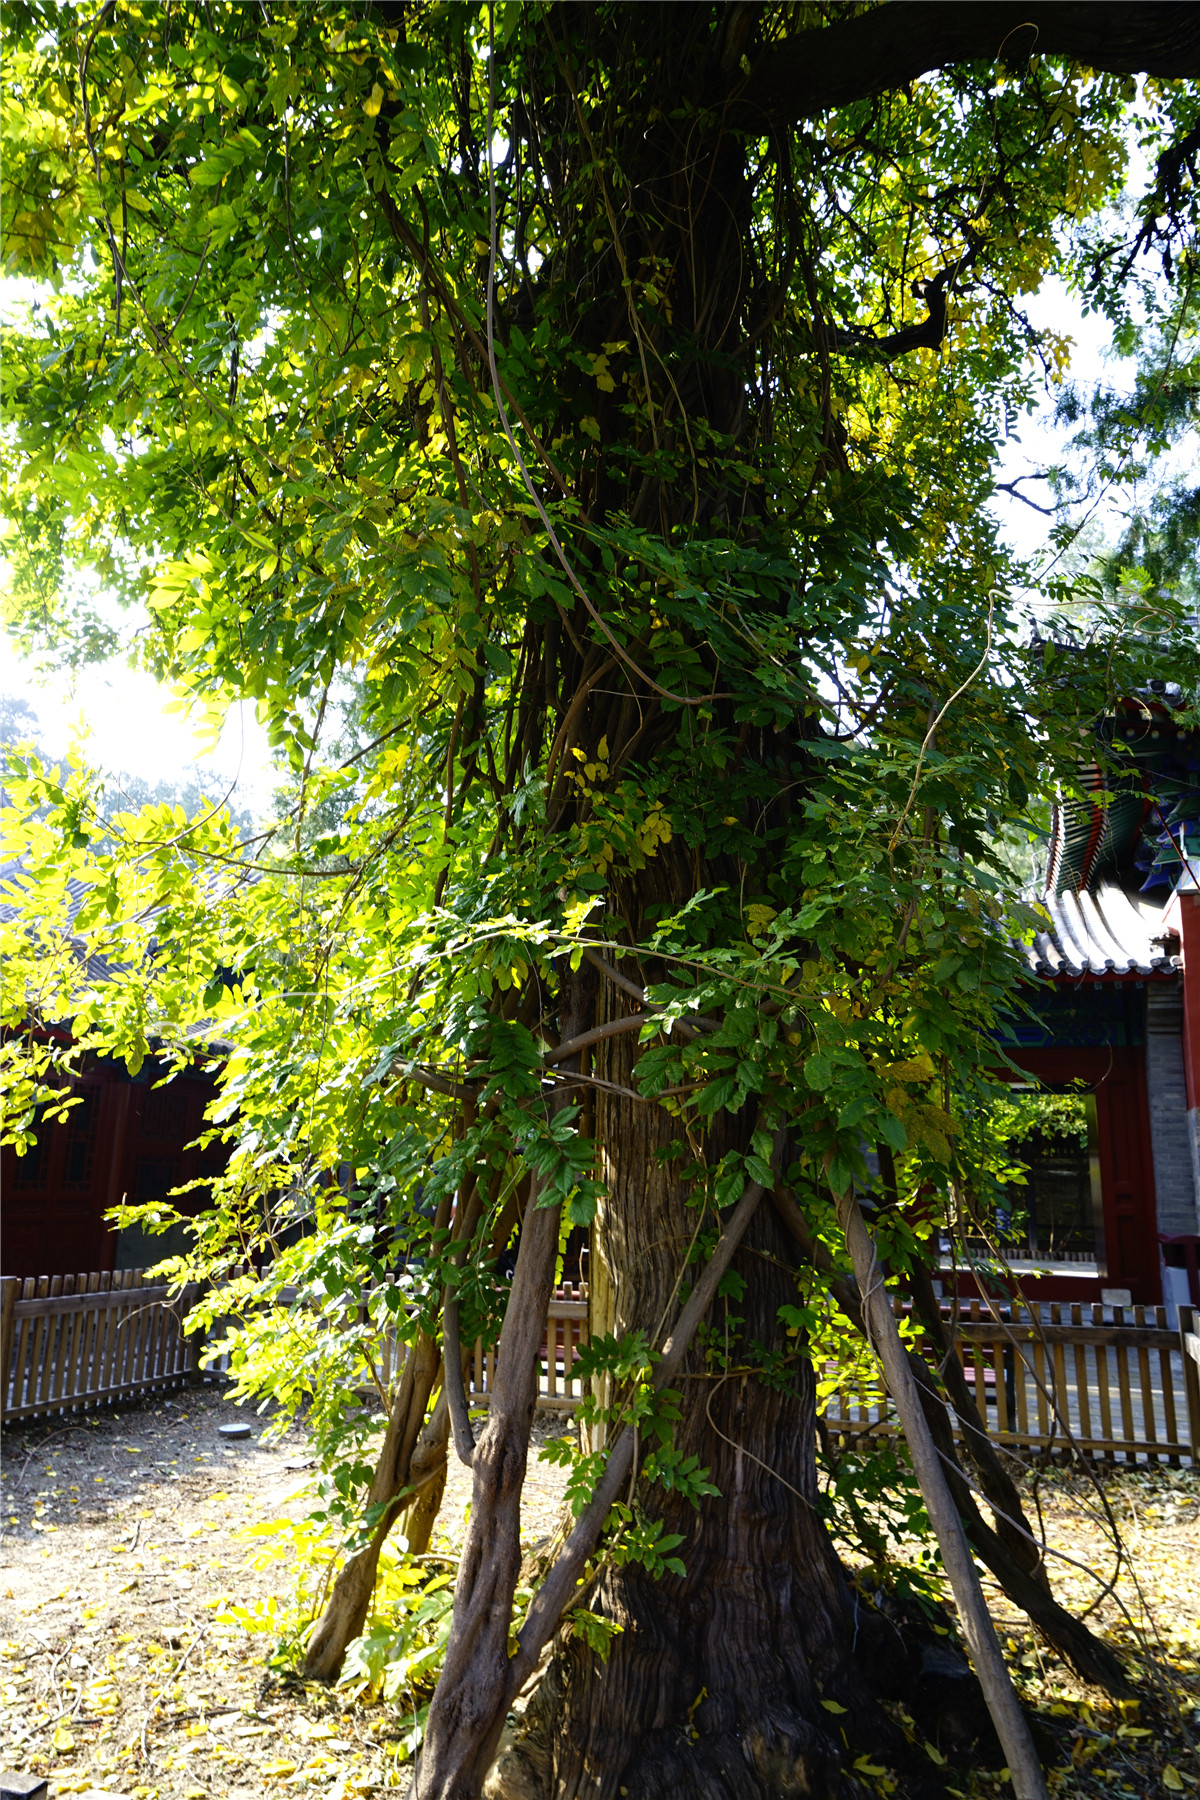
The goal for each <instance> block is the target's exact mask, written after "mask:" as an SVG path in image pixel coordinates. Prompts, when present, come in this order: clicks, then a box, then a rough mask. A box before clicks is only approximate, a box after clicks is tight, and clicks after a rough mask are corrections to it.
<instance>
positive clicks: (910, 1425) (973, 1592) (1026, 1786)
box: [836, 1189, 1049, 1800]
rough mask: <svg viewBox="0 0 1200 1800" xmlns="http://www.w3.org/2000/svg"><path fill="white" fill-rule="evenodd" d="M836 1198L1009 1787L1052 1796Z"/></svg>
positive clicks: (914, 1395) (888, 1327)
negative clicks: (999, 1747)
mask: <svg viewBox="0 0 1200 1800" xmlns="http://www.w3.org/2000/svg"><path fill="white" fill-rule="evenodd" d="M836 1203H837V1214H838V1222H839V1224H840V1225H841V1227H842V1230H843V1232H844V1233H845V1237H846V1246H847V1249H848V1250H849V1252H850V1259H851V1261H852V1262H853V1264H854V1274H855V1278H856V1280H857V1282H858V1288H859V1293H860V1294H861V1296H862V1307H863V1316H864V1319H865V1321H866V1325H867V1330H868V1333H869V1335H870V1338H871V1342H872V1344H873V1345H874V1347H875V1351H876V1354H877V1355H878V1357H879V1360H880V1362H881V1363H882V1364H883V1372H884V1377H885V1379H886V1381H887V1385H888V1392H889V1393H890V1394H891V1396H892V1400H893V1402H894V1403H895V1407H896V1411H897V1413H898V1414H899V1417H900V1424H901V1427H902V1428H903V1431H904V1437H905V1441H906V1443H907V1444H908V1449H909V1454H910V1456H911V1457H912V1464H913V1469H914V1471H915V1473H916V1477H917V1480H918V1482H919V1484H920V1488H921V1495H922V1498H923V1499H924V1501H925V1506H926V1509H927V1511H928V1513H929V1518H930V1522H931V1523H932V1525H933V1529H934V1532H935V1533H936V1535H937V1540H938V1544H939V1546H940V1548H941V1552H942V1560H943V1562H944V1563H945V1566H946V1573H947V1575H948V1576H949V1578H950V1586H951V1588H952V1589H953V1592H954V1598H955V1602H956V1604H957V1606H958V1613H959V1618H960V1619H961V1621H962V1626H963V1631H964V1633H965V1635H966V1639H967V1644H968V1646H969V1648H970V1651H971V1660H972V1662H973V1663H974V1665H975V1673H976V1675H977V1676H978V1678H979V1685H980V1687H981V1688H982V1689H983V1695H984V1699H985V1700H986V1702H987V1709H988V1712H989V1713H990V1714H991V1717H992V1723H993V1725H994V1726H995V1727H996V1735H997V1737H998V1738H999V1739H1000V1743H1001V1746H1002V1747H1003V1750H1004V1755H1005V1758H1006V1759H1007V1762H1008V1767H1009V1772H1010V1775H1011V1777H1012V1783H1013V1791H1014V1793H1015V1794H1016V1797H1017V1800H1049V1797H1048V1794H1047V1789H1046V1782H1045V1778H1044V1776H1043V1774H1042V1765H1041V1763H1040V1761H1039V1760H1038V1754H1037V1751H1036V1750H1035V1748H1034V1744H1033V1738H1032V1737H1031V1736H1030V1732H1029V1725H1028V1722H1027V1720H1026V1718H1025V1715H1024V1713H1023V1712H1022V1711H1021V1705H1020V1702H1019V1701H1018V1699H1017V1695H1016V1690H1015V1689H1014V1687H1013V1684H1012V1680H1011V1678H1010V1676H1009V1673H1008V1669H1007V1668H1006V1666H1005V1663H1004V1658H1003V1656H1002V1655H1001V1653H1000V1644H999V1640H998V1639H997V1637H996V1630H995V1627H994V1626H993V1624H992V1621H991V1616H990V1614H989V1613H988V1609H987V1603H986V1601H985V1600H984V1597H983V1589H982V1588H981V1587H980V1585H979V1573H978V1571H977V1569H976V1567H975V1564H974V1562H973V1561H972V1558H971V1551H970V1547H969V1545H968V1543H967V1535H966V1532H965V1531H964V1530H963V1524H962V1520H961V1519H960V1518H959V1515H958V1508H957V1507H956V1506H955V1504H954V1500H953V1498H952V1496H951V1493H950V1488H949V1484H948V1483H947V1481H946V1476H945V1474H944V1472H943V1469H942V1464H941V1459H940V1457H939V1456H938V1452H937V1447H936V1445H935V1444H934V1441H933V1436H932V1433H931V1432H930V1430H929V1425H928V1423H927V1421H926V1418H925V1414H924V1411H923V1409H922V1406H921V1401H920V1396H919V1395H918V1392H917V1384H916V1382H915V1381H914V1379H913V1374H912V1370H911V1369H910V1368H909V1365H908V1358H907V1356H906V1354H905V1350H904V1345H903V1343H902V1342H901V1339H900V1332H899V1328H898V1327H897V1324H896V1316H895V1314H894V1313H893V1311H892V1304H891V1298H890V1296H889V1294H888V1292H887V1289H886V1288H885V1286H884V1282H883V1271H882V1269H881V1267H880V1262H879V1257H878V1254H877V1253H876V1250H875V1243H874V1240H873V1239H872V1237H871V1234H870V1232H869V1231H868V1230H867V1225H866V1221H865V1219H864V1218H863V1215H862V1208H861V1207H860V1206H859V1204H858V1200H857V1198H856V1196H855V1194H854V1192H853V1189H848V1190H847V1191H846V1193H844V1194H841V1195H839V1196H837V1202H836Z"/></svg>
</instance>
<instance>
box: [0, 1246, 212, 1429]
mask: <svg viewBox="0 0 1200 1800" xmlns="http://www.w3.org/2000/svg"><path fill="white" fill-rule="evenodd" d="M195 1294H196V1289H194V1288H185V1289H184V1291H183V1293H182V1294H180V1295H178V1296H176V1298H174V1299H172V1298H171V1296H170V1293H169V1290H168V1289H167V1288H166V1287H165V1286H158V1287H155V1286H150V1285H148V1284H147V1282H146V1279H145V1276H144V1274H143V1272H142V1270H140V1269H122V1270H118V1271H117V1272H116V1273H115V1274H109V1275H97V1274H82V1275H53V1276H51V1275H43V1276H41V1277H40V1278H39V1277H35V1276H29V1277H28V1278H26V1279H25V1280H24V1281H22V1280H20V1279H19V1278H18V1277H16V1276H12V1275H9V1276H5V1277H4V1278H3V1279H2V1280H0V1410H2V1412H3V1417H4V1419H5V1420H6V1421H7V1420H11V1419H31V1418H36V1417H38V1416H40V1415H44V1414H46V1413H59V1412H81V1411H84V1410H86V1409H87V1408H89V1407H93V1406H100V1405H103V1404H104V1403H106V1402H110V1401H114V1400H128V1399H132V1398H133V1397H134V1396H135V1395H137V1394H144V1393H148V1392H151V1391H153V1390H154V1389H159V1388H172V1387H180V1386H181V1385H182V1384H183V1383H184V1382H185V1381H186V1380H188V1379H189V1377H190V1376H192V1375H193V1374H194V1372H195V1370H196V1367H197V1362H198V1357H199V1351H200V1344H199V1341H198V1340H197V1339H195V1338H190V1339H189V1338H185V1337H184V1335H183V1332H182V1330H181V1324H182V1320H183V1316H184V1314H185V1313H186V1312H187V1311H188V1308H189V1307H190V1306H191V1304H192V1301H193V1299H194V1297H195Z"/></svg>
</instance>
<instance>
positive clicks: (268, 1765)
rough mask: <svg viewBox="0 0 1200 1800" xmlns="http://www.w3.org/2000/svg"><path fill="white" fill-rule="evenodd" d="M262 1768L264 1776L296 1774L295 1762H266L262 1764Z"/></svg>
mask: <svg viewBox="0 0 1200 1800" xmlns="http://www.w3.org/2000/svg"><path fill="white" fill-rule="evenodd" d="M261 1768H262V1772H263V1774H264V1775H294V1774H295V1773H296V1765H295V1763H294V1762H265V1763H263V1764H261Z"/></svg>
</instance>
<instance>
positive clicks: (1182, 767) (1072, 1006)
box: [1006, 692, 1200, 1305]
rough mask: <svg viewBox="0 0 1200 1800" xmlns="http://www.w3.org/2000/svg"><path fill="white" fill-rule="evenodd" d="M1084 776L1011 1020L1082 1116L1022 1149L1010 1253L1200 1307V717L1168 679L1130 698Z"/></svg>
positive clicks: (1030, 1057)
mask: <svg viewBox="0 0 1200 1800" xmlns="http://www.w3.org/2000/svg"><path fill="white" fill-rule="evenodd" d="M1084 786H1085V788H1086V789H1088V790H1090V792H1089V797H1088V799H1086V800H1084V801H1078V800H1076V801H1073V802H1071V803H1069V804H1066V805H1060V806H1057V807H1056V808H1055V809H1054V817H1053V828H1052V836H1051V843H1050V854H1049V859H1048V866H1047V872H1046V877H1045V881H1044V883H1043V884H1042V885H1041V888H1040V891H1039V892H1037V893H1036V894H1035V895H1034V896H1032V897H1033V898H1034V899H1035V900H1036V902H1037V903H1038V904H1039V906H1040V907H1041V908H1042V909H1043V916H1044V918H1045V927H1044V929H1043V930H1041V931H1038V932H1037V933H1036V934H1035V936H1034V938H1033V942H1032V943H1031V944H1030V945H1029V946H1028V949H1027V955H1028V959H1029V974H1030V984H1029V988H1028V990H1027V994H1026V999H1027V1001H1028V1010H1027V1011H1026V1012H1025V1013H1024V1014H1022V1015H1020V1016H1017V1017H1015V1018H1014V1019H1013V1021H1012V1022H1011V1025H1010V1028H1009V1030H1008V1031H1007V1033H1006V1049H1007V1050H1008V1052H1009V1054H1010V1056H1011V1057H1012V1059H1013V1061H1014V1062H1016V1063H1018V1064H1019V1065H1020V1066H1021V1067H1022V1068H1024V1069H1027V1070H1028V1071H1029V1074H1030V1077H1031V1082H1032V1083H1036V1085H1037V1086H1038V1087H1039V1088H1041V1089H1043V1090H1048V1091H1049V1092H1051V1093H1058V1094H1061V1095H1064V1096H1072V1097H1073V1098H1074V1101H1075V1104H1076V1106H1077V1108H1078V1113H1079V1120H1080V1126H1081V1128H1080V1129H1079V1130H1078V1131H1075V1130H1069V1131H1053V1130H1051V1131H1043V1132H1039V1133H1036V1134H1034V1135H1033V1136H1031V1138H1030V1140H1029V1141H1028V1142H1027V1143H1026V1144H1025V1145H1024V1146H1023V1147H1022V1155H1023V1160H1024V1161H1025V1162H1026V1164H1027V1166H1028V1169H1029V1179H1028V1186H1027V1188H1026V1190H1025V1191H1024V1193H1023V1194H1019V1195H1014V1202H1015V1203H1016V1204H1019V1206H1020V1212H1021V1213H1023V1215H1024V1234H1023V1236H1017V1235H1015V1234H1014V1236H1015V1241H1014V1244H1013V1248H1012V1251H1011V1253H1010V1255H1011V1259H1012V1260H1013V1261H1014V1265H1015V1266H1016V1267H1017V1268H1018V1269H1020V1270H1022V1271H1023V1285H1026V1286H1027V1288H1028V1289H1029V1290H1030V1291H1031V1292H1034V1293H1036V1294H1037V1295H1038V1296H1039V1297H1043V1298H1049V1299H1072V1300H1075V1299H1095V1300H1099V1299H1100V1298H1101V1295H1102V1293H1110V1294H1123V1295H1127V1296H1128V1298H1129V1300H1131V1301H1132V1302H1133V1303H1134V1304H1150V1303H1156V1302H1158V1301H1160V1300H1162V1299H1166V1300H1167V1301H1172V1300H1174V1301H1178V1300H1185V1301H1186V1300H1187V1299H1188V1298H1189V1292H1190V1299H1191V1303H1192V1304H1193V1305H1200V1291H1197V1278H1196V1260H1195V1257H1196V1241H1197V1238H1198V1236H1200V879H1198V878H1200V731H1197V730H1195V729H1193V728H1189V727H1188V726H1186V725H1185V724H1183V723H1181V722H1180V721H1179V716H1178V708H1177V706H1176V705H1173V704H1172V700H1171V697H1170V696H1169V695H1167V694H1166V693H1165V692H1164V693H1161V694H1155V695H1153V696H1151V697H1148V698H1146V699H1140V698H1139V699H1137V700H1131V701H1128V702H1126V703H1125V704H1124V705H1122V706H1121V707H1120V708H1118V709H1117V711H1116V712H1115V713H1114V714H1113V715H1112V716H1111V717H1110V718H1107V719H1105V720H1103V721H1102V722H1101V723H1100V724H1099V725H1098V727H1097V756H1096V760H1095V762H1094V763H1093V764H1092V765H1091V766H1090V768H1088V769H1087V770H1085V771H1084ZM1014 1216H1019V1214H1015V1215H1014ZM1171 1239H1175V1240H1177V1241H1176V1242H1175V1243H1171V1242H1169V1241H1168V1242H1164V1240H1171ZM1188 1240H1191V1242H1190V1243H1189V1241H1188ZM1035 1269H1041V1270H1046V1271H1048V1272H1047V1273H1046V1274H1044V1275H1043V1276H1041V1277H1040V1278H1032V1277H1033V1271H1034V1270H1035ZM1027 1277H1029V1278H1031V1279H1027Z"/></svg>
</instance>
